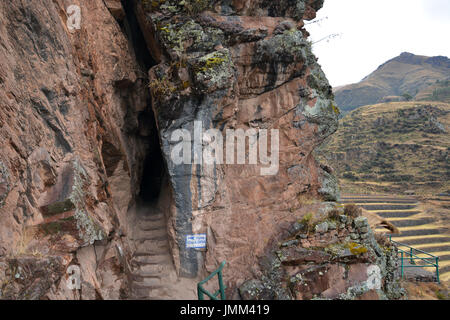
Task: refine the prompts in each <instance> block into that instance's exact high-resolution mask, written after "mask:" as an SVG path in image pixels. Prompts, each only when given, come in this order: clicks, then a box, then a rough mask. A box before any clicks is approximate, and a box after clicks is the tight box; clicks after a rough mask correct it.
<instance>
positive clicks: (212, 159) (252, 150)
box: [170, 121, 280, 176]
mask: <svg viewBox="0 0 450 320" xmlns="http://www.w3.org/2000/svg"><path fill="white" fill-rule="evenodd" d="M225 136H226V137H225V139H224V137H223V135H222V132H221V131H220V130H218V129H208V130H206V131H204V130H203V125H202V122H201V121H194V130H193V135H192V134H191V132H190V131H189V130H187V129H177V130H174V131H173V132H172V134H171V137H170V142H171V143H172V144H171V154H170V158H171V161H172V162H173V164H175V165H181V164H195V165H204V164H206V165H213V164H240V165H243V164H247V158H248V164H251V165H262V166H263V167H261V168H260V174H261V175H263V176H269V175H276V174H277V173H278V169H279V160H280V159H279V158H280V157H279V152H280V143H279V130H278V129H271V130H270V136H271V137H270V152H268V149H269V130H267V129H247V130H245V131H244V130H243V129H236V130H234V129H227V130H225ZM224 140H225V143H224ZM247 141H248V145H247V143H246V142H247ZM224 147H225V148H224ZM247 147H248V148H247ZM247 150H248V153H247ZM247 155H248V157H247ZM264 166H265V167H264Z"/></svg>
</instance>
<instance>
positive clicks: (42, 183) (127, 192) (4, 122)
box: [0, 0, 152, 299]
mask: <svg viewBox="0 0 450 320" xmlns="http://www.w3.org/2000/svg"><path fill="white" fill-rule="evenodd" d="M105 3H106V4H108V5H111V4H113V3H114V1H106V2H104V1H102V0H98V1H97V0H96V1H90V0H89V1H80V2H77V3H76V4H77V5H79V7H80V8H81V12H80V13H81V16H80V19H81V22H80V25H79V27H80V28H79V29H78V28H77V26H76V24H75V25H70V23H72V22H76V19H77V17H76V15H77V14H78V13H77V12H76V11H73V10H69V9H68V8H69V5H72V4H73V3H70V2H69V1H62V0H61V1H60V0H58V1H46V0H42V1H33V2H27V3H22V2H11V3H6V2H2V3H1V4H0V19H1V21H3V22H4V23H2V25H1V27H0V43H1V45H0V52H1V53H0V54H1V56H2V59H1V61H0V70H1V71H0V105H1V106H2V107H1V110H0V141H1V143H0V260H1V264H0V269H1V270H0V278H1V279H0V288H1V289H2V293H1V294H0V297H1V298H24V299H39V298H45V297H47V298H76V297H77V295H74V294H72V291H71V290H68V289H67V286H66V285H65V283H66V281H65V279H66V270H67V268H68V267H69V266H71V265H78V266H79V267H80V268H81V270H82V280H81V282H82V283H81V285H82V287H83V290H82V292H83V294H82V296H79V295H78V296H79V298H83V299H95V298H103V299H108V298H118V297H119V294H120V292H121V289H123V290H125V289H126V287H127V285H126V276H125V273H124V271H123V270H124V268H126V263H125V262H126V256H127V255H129V254H130V249H129V244H128V243H127V239H126V237H124V235H125V234H126V230H127V210H128V207H129V206H130V204H131V203H132V201H133V198H134V197H135V194H136V192H137V191H136V190H137V189H138V186H139V181H140V175H141V173H140V172H141V171H142V166H143V162H144V157H145V154H146V151H147V149H148V145H147V144H148V143H147V140H148V139H147V138H146V135H148V133H147V134H146V133H145V132H151V130H150V128H151V127H152V122H151V121H150V122H149V123H144V122H142V119H145V118H146V116H147V115H148V114H150V113H149V112H147V111H146V110H148V108H147V106H148V97H149V94H148V91H147V88H146V75H145V74H146V71H147V68H145V67H143V66H142V63H141V61H140V60H139V59H138V57H137V55H136V52H135V51H136V50H134V47H133V45H132V40H131V39H130V40H129V39H128V38H127V34H128V33H129V32H128V33H127V30H129V29H130V28H131V27H130V23H128V22H127V21H125V20H124V15H123V14H121V13H120V12H122V13H123V12H124V11H123V8H122V5H121V3H120V1H115V8H116V9H113V8H112V7H110V6H109V7H106V6H105ZM109 9H111V12H110V11H109ZM72 18H74V19H75V20H73V21H72V20H71V19H72ZM115 18H117V19H118V20H115ZM120 19H122V20H120ZM143 128H145V129H146V130H143ZM119 252H120V253H119ZM124 261H125V262H124ZM49 266H51V267H49ZM19 267H21V268H22V269H23V270H24V272H27V274H26V275H22V273H20V272H19V273H18V272H17V271H15V270H17V268H19ZM121 270H122V271H121ZM41 271H42V272H41ZM5 274H6V275H5ZM2 275H5V276H2ZM15 275H17V276H15ZM39 279H41V280H39ZM3 286H4V287H3ZM30 286H31V287H30ZM33 288H36V290H35V289H33ZM30 290H31V291H30Z"/></svg>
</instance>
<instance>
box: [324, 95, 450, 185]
mask: <svg viewBox="0 0 450 320" xmlns="http://www.w3.org/2000/svg"><path fill="white" fill-rule="evenodd" d="M449 130H450V104H447V103H442V102H392V103H384V104H377V105H371V106H364V107H361V108H358V109H357V110H354V111H352V112H350V113H349V114H348V115H347V116H346V117H345V118H343V119H341V120H340V128H339V129H338V131H337V132H336V134H334V135H333V136H331V137H330V139H329V141H327V142H326V143H325V144H324V145H323V146H322V149H321V152H320V153H321V156H322V158H323V160H326V161H327V162H329V163H332V164H333V166H334V168H335V171H336V174H337V176H338V177H339V178H340V179H341V183H343V184H344V185H346V186H349V185H350V186H353V187H355V186H356V188H358V187H359V188H362V189H365V188H367V187H369V188H370V189H373V190H375V191H382V192H383V191H389V192H395V191H398V192H402V191H405V190H410V189H412V190H416V192H418V193H420V192H425V193H426V192H432V193H439V192H448V190H449V188H450V183H449V181H450V165H449V163H450V162H449V150H450V135H449ZM324 155H325V156H326V158H325V156H324Z"/></svg>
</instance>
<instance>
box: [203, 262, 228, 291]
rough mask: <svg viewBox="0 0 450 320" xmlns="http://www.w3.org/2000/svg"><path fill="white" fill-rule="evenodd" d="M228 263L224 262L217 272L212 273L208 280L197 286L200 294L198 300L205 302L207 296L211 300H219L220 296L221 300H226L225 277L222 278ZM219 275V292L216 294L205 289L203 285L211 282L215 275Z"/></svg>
mask: <svg viewBox="0 0 450 320" xmlns="http://www.w3.org/2000/svg"><path fill="white" fill-rule="evenodd" d="M225 263H226V261H224V262H222V263H221V264H220V266H219V268H217V270H216V271H214V272H213V273H211V274H210V275H209V276H208V278H206V279H205V280H203V281H200V282H199V283H198V284H197V294H198V300H205V296H204V295H205V294H206V295H207V296H208V297H209V298H210V299H211V300H219V298H218V296H219V295H220V300H225V299H226V298H225V289H226V287H225V286H224V284H223V277H222V270H223V267H225ZM216 274H217V277H218V278H219V279H218V280H219V290H217V291H216V292H215V293H214V294H212V293H211V292H209V291H208V290H206V289H205V288H203V285H204V284H205V283H207V282H208V281H209V280H211V279H212V278H213V277H214V276H215V275H216Z"/></svg>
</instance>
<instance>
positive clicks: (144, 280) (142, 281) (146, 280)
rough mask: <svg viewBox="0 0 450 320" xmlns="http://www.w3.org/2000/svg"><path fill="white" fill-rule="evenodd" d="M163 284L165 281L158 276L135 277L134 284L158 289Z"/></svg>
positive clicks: (136, 286) (138, 286)
mask: <svg viewBox="0 0 450 320" xmlns="http://www.w3.org/2000/svg"><path fill="white" fill-rule="evenodd" d="M162 285H163V281H162V279H160V278H156V277H140V276H137V277H136V278H134V282H133V286H134V287H135V288H140V289H145V288H147V289H158V288H161V287H162Z"/></svg>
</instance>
